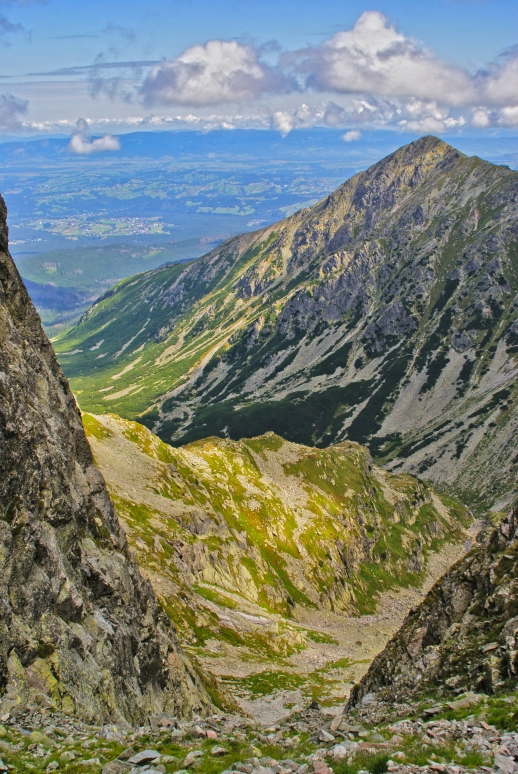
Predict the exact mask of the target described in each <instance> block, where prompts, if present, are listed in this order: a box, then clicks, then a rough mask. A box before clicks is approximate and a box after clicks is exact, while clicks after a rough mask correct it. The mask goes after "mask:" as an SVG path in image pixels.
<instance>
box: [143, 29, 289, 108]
mask: <svg viewBox="0 0 518 774" xmlns="http://www.w3.org/2000/svg"><path fill="white" fill-rule="evenodd" d="M294 88H295V81H294V80H292V79H289V78H287V77H286V76H285V75H284V74H283V73H282V72H281V71H279V70H277V69H275V68H272V67H270V66H268V65H266V64H265V63H264V62H261V61H260V58H259V52H258V51H257V49H256V48H254V47H253V46H250V45H242V44H241V43H237V42H236V41H224V40H209V41H208V42H207V43H206V44H205V45H204V46H202V45H196V46H192V47H191V48H188V49H187V50H186V51H184V52H183V54H181V55H180V56H179V57H177V58H176V59H173V60H172V61H170V62H169V61H164V62H162V63H161V64H159V65H157V66H156V67H154V68H153V69H152V70H151V72H150V73H149V75H148V76H147V77H146V79H145V80H144V83H143V84H142V90H141V92H142V96H143V100H144V103H145V104H146V105H197V106H201V105H216V104H219V103H225V102H241V101H247V100H253V99H256V98H258V97H260V96H262V95H263V94H266V93H270V94H271V93H284V92H288V91H292V90H293V89H294Z"/></svg>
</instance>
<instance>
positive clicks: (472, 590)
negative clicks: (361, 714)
mask: <svg viewBox="0 0 518 774" xmlns="http://www.w3.org/2000/svg"><path fill="white" fill-rule="evenodd" d="M517 674H518V508H517V507H514V508H513V509H512V511H511V513H510V514H509V516H508V517H507V518H506V519H505V520H504V521H503V522H502V523H501V524H500V525H499V526H498V527H497V528H496V529H494V530H492V531H491V532H490V533H489V535H487V536H486V537H485V538H484V539H483V540H482V541H481V543H480V544H476V545H475V546H474V547H473V548H472V549H471V551H470V552H469V554H467V556H466V557H465V558H464V559H462V560H461V561H460V562H458V563H457V564H456V565H455V566H454V567H453V568H452V569H451V570H450V571H449V572H448V573H446V575H445V576H444V577H443V578H442V579H441V580H440V581H439V582H438V583H437V584H436V585H435V586H434V587H433V588H432V590H431V591H430V592H429V593H428V595H427V596H426V598H425V599H424V601H423V602H422V604H421V605H420V606H419V607H418V608H417V609H416V610H413V611H412V612H411V613H410V614H409V615H408V617H407V619H406V620H405V622H404V624H403V626H402V627H401V629H400V631H399V632H398V633H397V634H396V635H395V636H394V637H393V638H392V640H391V641H390V642H389V643H388V645H387V646H386V648H385V649H384V650H383V652H382V653H380V655H379V656H377V657H376V659H375V660H374V661H373V663H372V664H371V666H370V668H369V671H368V672H367V674H366V675H365V677H364V678H363V679H362V680H361V682H360V683H359V684H358V685H356V686H355V688H354V689H353V691H352V693H351V698H350V700H349V705H348V706H349V709H351V708H352V707H354V706H357V705H358V704H360V703H361V702H362V700H363V699H364V698H365V697H366V695H367V694H376V698H377V699H379V700H383V701H386V702H391V701H397V702H401V701H406V700H407V699H409V698H415V697H422V696H427V695H431V696H433V695H434V694H436V693H437V694H438V695H445V694H446V695H447V694H448V693H450V694H451V693H461V692H463V691H466V690H472V691H478V692H482V693H488V694H491V693H493V692H495V690H498V689H502V690H503V689H505V688H506V687H507V688H509V689H511V688H514V686H515V684H516V676H517ZM373 698H374V697H371V698H370V700H371V701H372V700H373Z"/></svg>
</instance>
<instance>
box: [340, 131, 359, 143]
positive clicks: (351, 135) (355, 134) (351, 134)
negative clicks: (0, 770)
mask: <svg viewBox="0 0 518 774" xmlns="http://www.w3.org/2000/svg"><path fill="white" fill-rule="evenodd" d="M361 136H362V133H361V132H359V131H358V129H350V130H349V131H348V132H346V133H345V134H342V140H343V141H344V142H356V140H359V139H360V138H361Z"/></svg>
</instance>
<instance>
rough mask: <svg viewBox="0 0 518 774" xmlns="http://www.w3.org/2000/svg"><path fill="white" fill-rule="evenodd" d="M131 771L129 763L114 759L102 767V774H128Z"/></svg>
mask: <svg viewBox="0 0 518 774" xmlns="http://www.w3.org/2000/svg"><path fill="white" fill-rule="evenodd" d="M132 769H133V766H132V765H131V763H127V762H126V761H121V760H119V758H116V759H115V760H114V761H110V762H109V763H107V764H106V766H103V770H102V774H128V773H129V772H130V771H131V770H132Z"/></svg>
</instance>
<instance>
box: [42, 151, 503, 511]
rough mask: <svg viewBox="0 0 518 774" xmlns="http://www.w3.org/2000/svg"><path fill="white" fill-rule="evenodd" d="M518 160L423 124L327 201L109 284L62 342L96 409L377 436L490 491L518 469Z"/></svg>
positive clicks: (408, 461) (179, 426)
mask: <svg viewBox="0 0 518 774" xmlns="http://www.w3.org/2000/svg"><path fill="white" fill-rule="evenodd" d="M517 240H518V173H516V172H513V171H511V170H510V169H509V168H507V167H498V166H494V165H492V164H490V163H488V162H485V161H482V160H481V159H479V158H477V157H467V156H465V155H463V154H462V153H460V152H459V151H457V150H455V149H454V148H453V147H451V146H449V145H447V144H446V143H444V142H442V141H440V140H438V139H437V138H433V137H425V138H422V139H420V140H418V141H416V142H414V143H411V144H410V145H407V146H404V147H403V148H401V149H400V150H398V151H396V152H395V153H393V154H391V155H390V156H388V157H387V158H385V159H383V160H382V161H380V162H378V163H377V164H375V165H374V166H373V167H371V168H370V169H369V170H367V171H366V172H362V173H360V174H358V175H356V176H354V177H353V178H351V179H350V180H348V181H347V182H346V183H344V185H342V186H341V187H340V188H338V189H337V190H336V191H335V192H334V193H332V194H331V195H329V196H327V197H326V198H325V199H323V200H322V201H320V202H319V203H318V204H316V205H315V206H313V207H311V208H309V209H304V210H301V211H299V212H297V213H296V214H294V215H292V216H291V217H289V218H287V219H286V220H284V221H281V222H279V223H277V224H275V225H274V226H271V227H268V228H265V229H262V230H260V231H257V232H254V233H252V234H245V235H243V236H240V237H236V238H234V239H231V240H229V241H227V242H225V243H224V244H223V245H221V246H220V247H218V248H216V249H215V250H213V251H212V252H211V253H209V254H208V255H206V256H204V257H203V258H201V259H199V260H197V261H195V262H194V263H192V264H191V265H190V266H188V267H187V268H182V267H181V266H171V267H166V268H163V269H158V270H155V271H152V272H148V273H146V274H143V275H139V276H137V277H134V278H132V279H130V280H126V281H124V282H122V283H121V284H119V285H118V286H117V287H116V288H114V289H113V290H111V291H109V293H108V294H107V295H106V297H105V298H104V299H103V300H101V301H100V302H98V303H97V304H96V305H95V306H94V307H93V308H92V309H91V310H90V311H89V312H88V313H87V314H86V315H85V318H84V319H83V321H82V322H81V324H80V325H79V326H78V327H77V328H76V329H74V330H73V331H71V332H70V333H69V334H68V335H67V336H65V337H64V338H63V339H62V340H61V341H59V342H58V344H57V350H58V352H59V357H60V361H61V363H62V365H63V367H64V369H65V371H66V373H67V375H68V376H69V377H70V379H71V382H72V385H73V388H74V390H75V392H76V395H77V396H78V400H79V402H80V405H81V406H82V408H83V409H87V410H92V411H95V412H97V413H99V412H105V411H115V412H117V413H119V414H121V415H123V416H125V417H127V418H132V419H138V421H140V422H142V423H144V424H146V425H147V426H148V427H150V428H151V429H153V430H154V431H155V432H157V433H158V434H159V435H160V436H161V437H162V438H163V439H165V440H167V441H172V442H173V443H176V444H181V443H186V442H189V441H193V440H196V439H199V438H203V437H206V436H208V435H219V436H223V437H224V436H229V437H231V438H236V439H237V438H241V437H243V436H248V437H250V436H254V435H258V434H261V433H263V432H265V431H269V430H273V431H274V432H276V433H278V434H279V435H281V436H283V437H285V438H287V439H288V440H291V441H296V442H299V443H305V444H308V445H317V446H329V445H330V444H333V443H336V442H337V441H341V440H344V439H350V440H355V441H358V442H360V443H366V444H367V445H368V446H369V448H370V449H371V451H372V453H373V454H374V455H375V456H376V458H377V459H378V460H380V461H382V462H384V463H385V464H386V465H388V466H389V468H390V469H393V470H406V471H411V472H414V473H418V474H420V475H422V476H424V477H426V478H429V479H431V480H433V481H436V482H438V483H440V484H441V485H442V486H444V487H447V488H450V489H451V490H452V491H454V492H456V493H458V494H460V495H461V496H462V497H463V498H464V500H465V501H466V502H468V503H471V505H472V506H473V507H474V508H476V509H484V508H486V507H489V506H493V507H496V508H501V507H502V505H503V504H505V503H506V502H508V501H509V499H510V497H511V492H512V491H513V489H514V487H515V482H516V471H517V464H518V458H517V456H516V443H515V439H516V432H517V423H518V412H517V380H516V375H517V373H518V367H517V364H516V354H517V352H518V295H517V293H518V241H517Z"/></svg>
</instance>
